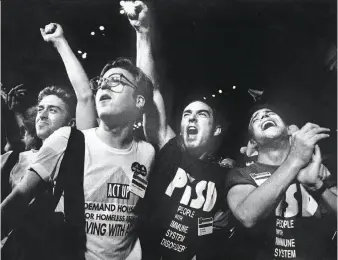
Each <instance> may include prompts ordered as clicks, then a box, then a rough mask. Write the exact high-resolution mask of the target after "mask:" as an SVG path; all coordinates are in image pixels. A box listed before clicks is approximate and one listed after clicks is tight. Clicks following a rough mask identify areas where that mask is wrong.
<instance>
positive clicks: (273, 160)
mask: <svg viewBox="0 0 338 260" xmlns="http://www.w3.org/2000/svg"><path fill="white" fill-rule="evenodd" d="M289 151H290V144H289V143H285V145H283V146H278V147H261V148H259V149H258V158H257V161H258V162H260V163H264V164H269V165H278V166H279V165H281V164H282V163H283V162H284V161H285V159H286V157H287V156H288V154H289Z"/></svg>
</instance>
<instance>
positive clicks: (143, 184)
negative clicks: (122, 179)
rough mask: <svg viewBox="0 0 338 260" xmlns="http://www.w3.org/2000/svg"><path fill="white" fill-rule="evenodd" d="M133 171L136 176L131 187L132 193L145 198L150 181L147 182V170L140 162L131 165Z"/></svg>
mask: <svg viewBox="0 0 338 260" xmlns="http://www.w3.org/2000/svg"><path fill="white" fill-rule="evenodd" d="M131 170H132V172H133V173H134V174H133V179H132V181H131V185H130V191H131V192H132V193H134V194H135V195H137V196H139V197H141V198H144V195H145V192H146V189H147V186H148V181H147V180H146V176H147V168H146V167H145V166H144V165H142V164H139V163H138V162H134V163H133V164H132V165H131Z"/></svg>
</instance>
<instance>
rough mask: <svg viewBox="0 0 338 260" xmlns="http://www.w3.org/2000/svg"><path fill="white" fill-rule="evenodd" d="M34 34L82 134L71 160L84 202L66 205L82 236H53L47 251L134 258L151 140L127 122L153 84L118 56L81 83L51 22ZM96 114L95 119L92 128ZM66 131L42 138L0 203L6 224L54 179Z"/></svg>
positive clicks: (44, 125) (68, 130) (13, 223)
mask: <svg viewBox="0 0 338 260" xmlns="http://www.w3.org/2000/svg"><path fill="white" fill-rule="evenodd" d="M41 34H42V37H43V39H44V40H45V41H46V42H51V43H53V45H54V47H56V49H57V50H58V52H59V54H60V56H61V58H62V59H63V61H64V64H65V67H66V70H67V72H68V75H69V78H70V81H71V83H72V85H73V87H74V89H75V92H76V95H77V98H78V104H77V108H76V113H77V123H78V124H77V127H78V129H80V130H82V133H83V136H84V143H83V145H84V151H83V150H82V152H83V153H84V158H83V157H82V158H83V161H82V162H84V163H83V164H84V165H78V168H80V169H81V166H83V168H82V169H83V172H81V173H80V174H82V173H83V175H80V176H81V177H82V176H83V178H82V179H83V187H82V185H81V191H82V195H84V196H83V197H84V199H83V200H84V201H83V202H81V201H80V200H79V201H80V202H79V203H81V205H78V204H79V203H77V202H74V203H75V204H76V206H77V207H78V208H80V209H81V208H82V209H84V214H82V215H80V220H79V222H81V220H82V218H83V223H84V225H83V229H81V230H80V231H81V232H82V231H84V232H85V234H84V238H85V239H83V237H82V236H81V237H79V236H76V233H75V232H72V231H74V230H73V229H71V230H70V234H71V236H67V237H64V239H63V241H57V242H58V243H59V242H60V244H61V242H62V246H59V247H57V248H56V249H55V250H54V251H55V252H54V255H53V257H55V258H56V259H83V258H85V259H121V260H122V259H133V260H138V259H141V246H140V240H139V238H138V236H137V234H136V232H135V221H136V219H137V215H136V214H135V211H134V207H135V206H136V205H137V203H138V202H139V201H140V200H142V198H144V196H145V191H146V189H147V184H148V177H149V172H150V169H151V167H152V164H153V160H154V155H155V150H154V148H153V146H152V145H151V144H149V143H147V142H145V141H143V140H139V139H138V138H136V137H134V134H133V128H134V124H135V122H136V121H137V120H138V119H139V118H141V117H142V114H143V112H144V108H145V107H146V106H147V102H150V100H152V94H153V84H152V82H151V81H150V79H149V78H148V77H147V76H146V75H145V74H144V73H143V72H142V71H141V70H140V69H139V68H137V67H136V66H135V65H134V64H133V63H132V62H131V61H130V60H128V59H123V58H119V59H117V60H115V61H113V62H109V63H108V64H107V65H106V66H105V67H104V68H103V70H102V72H101V74H100V75H99V76H98V77H95V78H93V79H92V80H91V81H89V80H88V78H87V76H86V73H85V72H84V70H83V68H82V66H81V64H80V63H79V61H78V60H77V58H76V56H75V55H74V53H73V52H72V50H71V49H70V47H69V45H68V42H67V41H66V39H65V37H64V35H63V30H62V28H61V26H60V25H58V24H55V23H51V24H49V25H47V26H46V27H45V28H44V29H41ZM42 110H43V111H42ZM44 110H45V108H43V107H42V108H41V111H42V112H43V113H44V114H45V113H47V112H45V111H44ZM38 114H39V112H38ZM96 114H97V116H98V117H99V119H100V122H99V125H98V126H97V127H96V124H97V122H96ZM37 123H38V126H39V128H38V129H37V130H38V131H37V132H39V131H40V130H39V129H40V128H41V129H45V128H48V127H47V126H48V124H49V123H50V122H48V121H43V122H41V123H40V121H39V122H37ZM73 132H74V131H73V130H71V128H70V127H63V128H61V129H59V130H57V131H55V132H54V133H53V134H52V135H51V136H49V138H47V140H46V141H45V142H44V144H43V146H42V148H41V149H40V151H39V154H38V155H37V158H36V160H34V161H33V162H32V164H31V165H30V167H29V170H28V171H27V173H28V174H26V178H24V179H23V180H22V181H21V182H20V183H19V184H18V185H17V187H16V189H15V190H14V191H13V192H12V193H11V194H10V195H9V196H8V197H7V198H6V200H5V201H4V202H3V203H2V204H1V206H2V208H1V217H2V219H6V220H7V222H6V223H9V226H11V227H16V226H18V225H19V222H18V219H19V218H11V216H15V215H17V214H16V213H17V212H19V210H21V211H20V212H24V209H26V208H27V207H28V205H27V204H28V203H29V202H30V201H31V200H32V199H33V198H35V197H37V196H38V195H39V191H40V190H43V189H44V188H45V186H46V183H50V182H52V184H54V183H55V182H56V183H57V181H58V176H59V166H60V162H61V161H63V160H65V159H68V158H67V156H65V157H64V154H67V151H66V150H67V147H68V140H69V142H70V141H71V137H70V136H71V133H73ZM75 132H76V131H75ZM76 133H77V132H76ZM80 134H81V133H80ZM51 148H52V149H51ZM68 151H69V150H68ZM75 152H76V151H75ZM41 155H44V156H41ZM74 157H76V155H75V154H74ZM61 167H62V165H61ZM72 173H73V172H72ZM78 183H80V181H79V182H77V183H76V184H78ZM53 188H55V185H54V187H53ZM73 200H76V198H75V197H73ZM64 201H65V200H64V198H63V197H61V199H60V203H59V204H58V206H59V207H58V210H59V211H61V212H62V213H67V212H65V209H66V204H65V203H64ZM13 202H14V203H13ZM68 208H69V206H68ZM79 214H80V213H79ZM18 215H21V214H18ZM65 215H66V214H65ZM66 217H67V216H65V218H66ZM81 223H82V222H81ZM81 223H80V224H81ZM80 227H81V226H80ZM81 232H80V234H82V233H81ZM74 233H75V235H74ZM72 239H73V240H72ZM77 240H79V241H80V242H81V241H84V242H85V243H84V247H83V246H82V244H81V247H79V246H77V245H78V244H79V241H77ZM64 245H65V247H67V251H66V252H65V255H61V256H60V257H59V256H58V254H59V251H60V249H61V248H60V247H64ZM68 247H69V248H68ZM68 249H69V250H68ZM74 251H75V252H74ZM82 256H83V257H82ZM58 257H59V258H58ZM44 259H46V258H44Z"/></svg>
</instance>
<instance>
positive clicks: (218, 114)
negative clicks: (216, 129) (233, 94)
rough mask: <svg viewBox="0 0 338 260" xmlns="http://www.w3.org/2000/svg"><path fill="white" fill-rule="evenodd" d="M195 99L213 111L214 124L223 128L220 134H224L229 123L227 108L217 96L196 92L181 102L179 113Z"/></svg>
mask: <svg viewBox="0 0 338 260" xmlns="http://www.w3.org/2000/svg"><path fill="white" fill-rule="evenodd" d="M195 101H200V102H202V103H204V104H206V105H208V106H209V107H211V109H212V112H213V117H214V119H215V126H217V125H219V126H221V128H222V129H223V131H222V135H223V134H224V132H225V130H226V128H227V127H228V124H229V118H228V116H227V111H225V110H227V108H225V107H226V106H225V104H221V100H219V99H217V98H206V97H204V96H203V95H202V94H201V93H196V94H193V95H190V96H189V97H187V98H186V99H185V100H184V102H183V108H182V109H181V115H182V112H183V110H184V109H185V108H186V107H187V106H188V105H189V104H191V103H193V102H195Z"/></svg>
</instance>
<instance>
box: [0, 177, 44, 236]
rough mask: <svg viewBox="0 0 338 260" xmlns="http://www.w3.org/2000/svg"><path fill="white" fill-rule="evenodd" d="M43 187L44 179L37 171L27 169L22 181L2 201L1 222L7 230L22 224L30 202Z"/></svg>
mask: <svg viewBox="0 0 338 260" xmlns="http://www.w3.org/2000/svg"><path fill="white" fill-rule="evenodd" d="M43 187H44V182H43V180H42V179H41V178H40V177H39V176H38V175H37V174H36V173H35V172H32V171H27V173H26V175H25V177H24V178H23V179H22V181H21V182H20V183H19V184H18V185H17V186H16V187H15V189H14V190H13V191H12V192H11V193H10V194H9V195H8V196H7V197H6V199H5V200H4V201H3V202H2V203H1V224H2V226H3V227H5V229H6V230H7V231H10V230H12V229H14V228H16V227H18V226H19V225H20V223H21V222H22V219H23V217H24V214H25V213H26V211H27V208H28V205H29V203H30V202H31V201H32V199H33V198H34V197H35V196H36V195H37V194H38V193H39V192H40V191H42V190H43ZM4 235H5V234H4Z"/></svg>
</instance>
